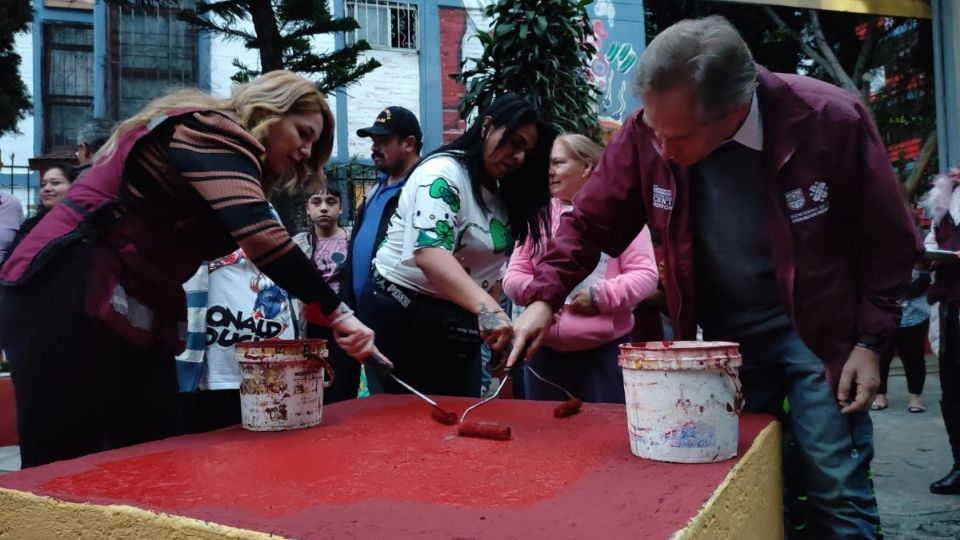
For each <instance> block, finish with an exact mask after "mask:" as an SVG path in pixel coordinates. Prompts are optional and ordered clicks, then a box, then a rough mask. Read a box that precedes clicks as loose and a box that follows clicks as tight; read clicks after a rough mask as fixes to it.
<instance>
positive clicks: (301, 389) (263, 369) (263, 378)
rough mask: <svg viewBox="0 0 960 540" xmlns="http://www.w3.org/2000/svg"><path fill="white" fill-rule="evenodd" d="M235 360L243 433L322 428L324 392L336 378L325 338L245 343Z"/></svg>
mask: <svg viewBox="0 0 960 540" xmlns="http://www.w3.org/2000/svg"><path fill="white" fill-rule="evenodd" d="M234 355H235V358H236V359H237V363H238V364H240V408H241V414H240V416H241V422H242V424H243V427H244V428H245V429H249V430H251V431H281V430H284V429H298V428H305V427H310V426H315V425H317V424H319V423H320V420H321V418H322V416H323V389H324V388H326V387H328V386H330V384H331V383H332V382H333V377H334V375H333V370H332V369H331V368H330V364H328V363H327V341H326V340H325V339H289V340H288V339H270V340H264V341H247V342H243V343H238V344H237V345H236V347H235V349H234ZM324 375H326V377H325V376H324ZM328 379H329V380H328Z"/></svg>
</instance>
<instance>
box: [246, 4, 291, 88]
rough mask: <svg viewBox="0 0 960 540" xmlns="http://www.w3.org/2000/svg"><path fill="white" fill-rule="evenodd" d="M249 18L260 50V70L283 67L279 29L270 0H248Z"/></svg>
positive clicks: (273, 69) (266, 70)
mask: <svg viewBox="0 0 960 540" xmlns="http://www.w3.org/2000/svg"><path fill="white" fill-rule="evenodd" d="M249 6H250V7H249V10H250V18H251V19H252V20H253V29H254V32H255V33H256V35H257V48H258V49H259V50H260V72H261V73H267V72H270V71H275V70H278V69H283V47H282V46H281V45H280V29H279V28H277V16H276V14H275V13H274V12H273V4H272V3H271V2H270V0H249Z"/></svg>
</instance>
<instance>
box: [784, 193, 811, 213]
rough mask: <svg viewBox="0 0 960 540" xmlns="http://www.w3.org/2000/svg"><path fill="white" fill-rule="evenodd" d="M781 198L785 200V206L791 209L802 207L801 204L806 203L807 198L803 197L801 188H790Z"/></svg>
mask: <svg viewBox="0 0 960 540" xmlns="http://www.w3.org/2000/svg"><path fill="white" fill-rule="evenodd" d="M783 198H784V199H785V200H786V202H787V208H789V209H791V210H799V209H801V208H803V205H805V204H807V200H806V199H805V198H804V197H803V190H802V189H791V190H790V191H788V192H786V193H784V194H783Z"/></svg>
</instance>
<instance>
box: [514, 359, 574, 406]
mask: <svg viewBox="0 0 960 540" xmlns="http://www.w3.org/2000/svg"><path fill="white" fill-rule="evenodd" d="M526 368H527V371H529V372H530V373H531V374H533V376H534V377H536V378H538V379H540V380H541V381H543V382H545V383H547V384H549V385H550V386H552V387H554V388H556V389H557V390H560V391H561V392H563V393H564V394H566V395H567V397H568V398H570V399H568V400H566V401H564V402H563V403H561V404H559V405H557V406H556V407H554V408H553V417H554V418H566V417H568V416H573V415H575V414H577V413H578V412H580V407H583V402H582V401H580V400H579V399H577V398H575V397H573V394H571V393H570V392H568V391H567V389H566V388H564V387H562V386H560V385H559V384H557V383H554V382H551V381H548V380H546V379H544V378H543V377H541V376H540V374H539V373H537V372H536V371H534V370H533V368H532V367H530V364H526Z"/></svg>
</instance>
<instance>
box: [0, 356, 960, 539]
mask: <svg viewBox="0 0 960 540" xmlns="http://www.w3.org/2000/svg"><path fill="white" fill-rule="evenodd" d="M928 366H929V367H928V376H927V384H926V388H925V389H924V402H925V404H926V405H927V412H926V413H923V414H911V413H908V412H907V410H906V406H907V389H906V380H905V379H904V377H903V373H902V371H900V370H898V367H899V364H898V363H897V364H895V366H894V369H893V372H892V373H891V377H890V381H889V386H890V388H889V391H890V394H889V401H890V408H888V409H886V410H884V411H879V412H875V413H873V414H872V416H873V422H874V433H875V438H876V458H875V459H874V461H873V470H874V482H875V484H876V490H877V499H878V502H879V504H880V514H881V518H882V520H883V527H884V531H885V532H886V537H887V538H888V539H889V540H927V539H939V538H949V539H957V538H960V496H947V495H933V494H931V493H930V491H929V490H928V486H929V484H930V482H932V481H934V480H936V479H938V478H940V477H941V476H943V475H944V474H946V472H947V471H948V470H949V468H950V466H951V461H952V458H951V456H950V451H949V448H948V446H947V436H946V433H945V432H944V428H943V419H942V418H941V416H940V409H939V406H938V400H939V399H940V381H939V379H938V378H937V374H936V373H935V360H933V359H932V357H931V362H930V363H928ZM19 468H20V452H19V449H18V448H17V447H15V446H12V447H11V446H8V447H0V474H2V473H3V472H9V471H15V470H18V469H19Z"/></svg>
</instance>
